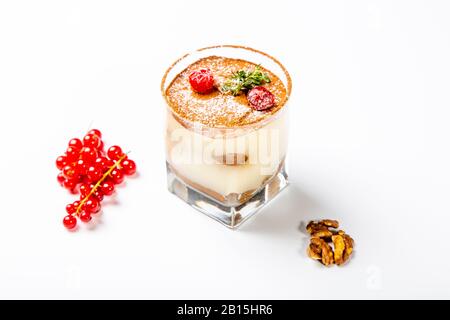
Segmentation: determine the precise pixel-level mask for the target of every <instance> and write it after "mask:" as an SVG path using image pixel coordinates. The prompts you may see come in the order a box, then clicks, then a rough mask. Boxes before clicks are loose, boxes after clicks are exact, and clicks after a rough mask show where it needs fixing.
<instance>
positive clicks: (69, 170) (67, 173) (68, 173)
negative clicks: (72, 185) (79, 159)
mask: <svg viewBox="0 0 450 320" xmlns="http://www.w3.org/2000/svg"><path fill="white" fill-rule="evenodd" d="M62 173H63V175H64V177H65V178H66V179H70V180H72V179H74V178H75V177H76V172H75V168H74V167H73V166H71V165H67V166H65V167H64V168H63V170H62Z"/></svg>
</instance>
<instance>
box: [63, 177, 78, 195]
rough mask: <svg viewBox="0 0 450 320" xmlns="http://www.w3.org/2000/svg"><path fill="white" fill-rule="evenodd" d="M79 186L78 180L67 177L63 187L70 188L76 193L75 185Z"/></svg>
mask: <svg viewBox="0 0 450 320" xmlns="http://www.w3.org/2000/svg"><path fill="white" fill-rule="evenodd" d="M76 186H77V182H76V180H74V179H66V180H64V182H63V187H64V188H66V189H67V190H69V191H70V192H72V193H75V187H76Z"/></svg>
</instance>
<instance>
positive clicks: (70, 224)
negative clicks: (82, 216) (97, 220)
mask: <svg viewBox="0 0 450 320" xmlns="http://www.w3.org/2000/svg"><path fill="white" fill-rule="evenodd" d="M63 224H64V227H66V228H67V229H73V228H75V226H76V225H77V219H76V218H75V217H74V216H72V215H68V216H65V217H64V219H63Z"/></svg>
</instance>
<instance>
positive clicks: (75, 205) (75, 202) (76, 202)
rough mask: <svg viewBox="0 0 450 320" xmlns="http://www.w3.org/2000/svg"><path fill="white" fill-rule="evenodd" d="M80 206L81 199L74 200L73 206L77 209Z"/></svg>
mask: <svg viewBox="0 0 450 320" xmlns="http://www.w3.org/2000/svg"><path fill="white" fill-rule="evenodd" d="M79 206H80V201H78V200H77V201H74V202H73V207H74V208H75V210H78V207H79Z"/></svg>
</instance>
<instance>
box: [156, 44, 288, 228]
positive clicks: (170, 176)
mask: <svg viewBox="0 0 450 320" xmlns="http://www.w3.org/2000/svg"><path fill="white" fill-rule="evenodd" d="M210 56H220V57H227V58H234V59H244V60H246V61H249V62H252V63H255V64H261V65H262V66H264V68H266V69H267V70H270V71H271V72H272V73H273V74H275V75H276V76H277V77H278V78H279V79H280V80H281V81H282V82H283V84H284V86H285V88H286V91H287V98H286V102H287V100H288V97H289V95H290V92H291V79H290V76H289V74H288V72H287V70H286V69H285V68H284V66H283V65H282V64H281V63H280V62H278V61H277V60H276V59H275V58H273V57H271V56H269V55H268V54H265V53H263V52H261V51H258V50H255V49H251V48H248V47H240V46H232V45H225V46H215V47H208V48H203V49H199V50H197V51H195V52H193V53H190V54H187V55H185V56H183V57H182V58H180V59H178V60H177V61H176V62H175V63H174V64H173V65H172V66H171V67H170V68H169V69H168V70H167V71H166V73H165V75H164V77H163V80H162V84H161V90H162V93H163V97H164V98H165V102H166V107H167V121H166V137H165V139H166V141H165V142H166V159H167V161H166V165H167V181H168V189H169V191H170V192H172V193H173V194H175V195H176V196H178V197H179V198H181V199H182V200H183V201H185V202H186V203H187V204H189V205H190V206H192V207H194V208H195V209H197V210H198V211H200V212H202V213H204V214H206V215H208V216H209V217H211V218H213V219H215V220H217V221H219V222H221V223H222V224H224V225H225V226H227V227H229V228H236V227H238V226H239V225H241V224H242V223H243V222H244V221H246V220H247V219H248V218H250V217H251V216H252V215H254V214H255V213H256V212H257V211H258V210H259V209H261V208H262V207H263V206H264V205H265V204H266V203H268V202H269V201H270V200H271V199H273V198H274V197H275V196H276V195H277V194H278V193H279V192H280V191H281V190H283V189H284V188H285V187H286V186H287V185H288V178H287V173H286V169H285V157H286V151H287V140H288V106H287V105H286V104H285V105H284V106H283V107H282V108H280V109H279V110H278V111H277V112H276V113H274V114H271V115H270V116H268V117H266V118H264V119H263V120H261V121H258V122H256V123H252V124H250V125H245V126H237V127H208V126H205V125H203V124H201V123H196V122H192V121H189V120H187V119H183V118H182V117H180V116H179V115H177V114H175V113H174V112H173V109H172V108H171V107H170V105H169V103H168V100H167V96H166V91H167V88H168V86H169V85H170V84H171V83H172V81H173V80H174V79H175V78H176V77H177V75H178V74H179V73H180V72H182V71H183V70H185V69H186V68H187V67H188V66H189V65H190V64H192V63H194V62H196V61H198V60H199V59H202V58H206V57H210Z"/></svg>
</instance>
